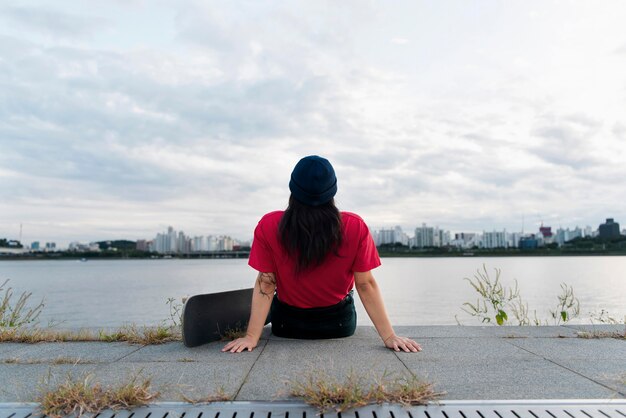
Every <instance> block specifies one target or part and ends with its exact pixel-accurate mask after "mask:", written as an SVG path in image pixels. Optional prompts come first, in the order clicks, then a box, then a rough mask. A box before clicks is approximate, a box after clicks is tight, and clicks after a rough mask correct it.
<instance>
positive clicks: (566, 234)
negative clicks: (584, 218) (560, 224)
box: [555, 227, 583, 247]
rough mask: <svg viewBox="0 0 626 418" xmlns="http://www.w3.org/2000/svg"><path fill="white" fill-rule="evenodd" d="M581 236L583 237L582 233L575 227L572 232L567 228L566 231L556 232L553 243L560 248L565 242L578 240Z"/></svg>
mask: <svg viewBox="0 0 626 418" xmlns="http://www.w3.org/2000/svg"><path fill="white" fill-rule="evenodd" d="M582 236H583V231H582V229H580V228H579V227H576V228H574V229H573V230H570V229H569V228H567V229H562V228H559V229H557V230H556V235H555V241H556V243H557V244H558V245H559V247H560V246H561V245H563V244H565V243H566V242H568V241H571V240H573V239H574V238H578V237H582Z"/></svg>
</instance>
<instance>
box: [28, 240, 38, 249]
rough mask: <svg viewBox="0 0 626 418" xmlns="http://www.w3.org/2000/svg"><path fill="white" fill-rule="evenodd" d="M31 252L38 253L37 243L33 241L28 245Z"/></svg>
mask: <svg viewBox="0 0 626 418" xmlns="http://www.w3.org/2000/svg"><path fill="white" fill-rule="evenodd" d="M30 249H31V251H39V241H33V242H32V243H31V244H30Z"/></svg>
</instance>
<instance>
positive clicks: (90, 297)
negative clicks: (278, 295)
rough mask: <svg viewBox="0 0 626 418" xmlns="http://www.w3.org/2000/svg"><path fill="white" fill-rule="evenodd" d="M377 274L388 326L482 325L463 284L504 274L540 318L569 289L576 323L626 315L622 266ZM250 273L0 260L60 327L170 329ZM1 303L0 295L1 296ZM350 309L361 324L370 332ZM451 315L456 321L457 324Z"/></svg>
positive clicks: (194, 265) (401, 264) (466, 266)
mask: <svg viewBox="0 0 626 418" xmlns="http://www.w3.org/2000/svg"><path fill="white" fill-rule="evenodd" d="M382 262H383V265H382V266H381V267H379V268H377V269H375V270H374V275H375V277H376V279H377V281H378V283H379V285H380V287H381V290H382V293H383V297H384V300H385V303H386V306H387V310H388V312H389V316H390V318H391V321H392V323H393V324H394V325H453V324H457V319H458V321H460V323H462V324H464V325H477V324H479V321H477V319H476V318H473V317H471V316H470V315H468V314H466V313H465V312H463V311H462V310H461V306H462V304H463V303H464V302H468V301H471V302H474V303H475V302H476V299H477V297H478V294H477V293H476V292H475V290H474V289H473V288H472V287H471V286H470V284H469V283H468V282H467V281H466V280H464V279H463V278H464V277H470V278H471V277H473V275H474V274H475V273H476V270H477V269H482V267H483V264H484V265H485V266H486V267H487V269H488V271H489V272H490V274H491V276H492V278H493V277H494V274H493V273H494V268H498V269H501V271H502V275H501V281H502V283H503V284H505V285H513V284H514V279H517V282H518V284H519V289H520V294H521V296H522V298H523V299H524V300H525V301H526V302H527V303H528V306H529V308H530V311H531V312H532V311H533V310H536V312H537V317H538V318H540V319H548V318H549V310H550V309H554V308H555V306H556V305H557V303H558V299H557V295H558V294H560V293H561V287H560V284H561V283H563V282H564V283H567V284H568V285H571V286H572V287H573V289H574V294H575V296H576V297H577V298H578V299H579V301H580V307H581V309H580V317H579V318H577V319H575V320H573V321H572V323H589V322H590V312H599V311H600V310H601V309H605V310H607V311H608V312H609V314H610V315H611V316H613V317H615V318H616V319H621V320H623V319H624V316H625V315H626V257H621V256H616V257H486V258H478V257H476V258H475V257H468V258H383V260H382ZM255 278H256V273H255V272H254V271H253V270H252V269H251V268H250V267H248V265H247V262H246V260H241V259H222V260H209V259H203V260H181V259H165V260H164V259H160V260H148V259H147V260H89V261H88V262H79V261H76V260H42V261H0V284H1V283H2V282H3V281H4V280H5V279H10V282H9V285H10V286H11V287H12V288H13V289H14V296H13V297H14V298H15V299H17V296H18V295H19V294H21V292H32V296H31V297H30V299H29V303H30V304H34V303H35V302H38V301H40V300H41V299H42V298H44V299H45V308H44V310H43V312H42V314H41V316H40V320H41V324H42V325H46V324H48V322H49V321H51V320H52V321H54V322H55V323H61V326H63V327H83V326H120V325H123V324H126V323H131V322H132V323H136V324H141V325H155V324H158V323H160V322H161V321H162V320H167V319H168V318H169V317H170V315H169V308H168V305H167V304H166V300H167V298H169V297H173V298H176V299H177V302H178V303H180V299H181V297H183V296H187V295H194V294H198V293H211V292H219V291H225V290H233V289H242V288H245V287H251V286H252V285H253V283H254V280H255ZM3 294H4V291H3V292H2V294H0V297H1V296H2V295H3ZM355 299H356V300H357V313H358V318H359V319H358V323H359V325H370V324H371V322H370V320H369V318H368V317H367V314H366V313H365V310H364V309H363V307H362V305H361V303H360V301H359V300H358V298H355ZM455 315H456V316H457V317H456V318H455Z"/></svg>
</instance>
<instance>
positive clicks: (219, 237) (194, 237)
mask: <svg viewBox="0 0 626 418" xmlns="http://www.w3.org/2000/svg"><path fill="white" fill-rule="evenodd" d="M608 221H611V222H612V221H614V218H606V219H605V222H602V223H600V224H599V225H598V227H592V226H591V225H584V226H580V225H575V226H566V227H562V226H556V227H554V226H551V225H544V224H543V223H542V224H540V225H539V226H538V227H537V228H536V229H535V230H532V229H530V230H525V231H520V230H507V229H506V228H504V229H500V230H498V229H496V228H486V229H483V230H480V231H471V230H468V229H462V230H450V229H445V226H444V227H440V226H439V225H432V224H426V223H422V224H421V225H415V226H413V227H409V228H407V230H408V231H409V232H414V233H415V235H414V236H410V235H409V234H407V233H406V232H405V229H404V228H403V227H402V226H400V225H395V226H388V227H379V228H376V227H369V229H370V232H371V234H372V236H373V238H374V242H376V245H377V246H378V245H380V244H385V243H395V242H400V243H402V244H404V245H409V246H414V245H416V244H412V243H411V242H414V241H412V240H417V239H418V238H417V235H418V230H419V229H420V228H422V229H423V228H428V229H430V230H434V231H441V233H442V234H446V235H447V237H448V238H447V240H446V241H445V242H439V243H437V244H436V245H433V242H432V241H429V242H430V243H429V244H425V245H424V246H442V245H448V244H449V243H450V242H453V241H454V240H455V239H456V237H455V236H456V235H470V236H475V238H476V240H481V239H482V237H483V234H500V233H502V234H504V235H503V238H502V239H506V240H511V239H512V240H513V241H517V240H518V239H519V238H521V237H531V236H535V235H540V234H541V231H542V230H544V229H545V230H548V231H552V233H553V234H554V236H555V237H556V236H557V233H558V231H562V232H563V233H564V234H565V237H568V238H565V239H564V241H565V242H566V241H569V240H570V239H572V237H576V236H580V237H589V236H596V235H597V234H598V232H599V230H600V228H601V227H602V226H603V225H606V222H608ZM615 222H616V225H617V228H618V229H617V231H618V232H619V233H621V234H622V235H624V236H626V228H623V229H620V227H619V225H620V224H619V220H615ZM575 231H578V232H577V235H571V234H572V233H574V232H575ZM385 233H387V234H391V235H390V236H394V237H395V234H399V236H403V238H400V239H397V238H393V239H391V240H389V239H388V238H387V239H385V238H383V239H382V240H381V238H380V237H381V234H385ZM430 233H431V234H432V233H433V232H432V231H431V232H430ZM155 234H156V236H154V237H153V238H148V237H141V238H136V239H128V240H129V241H134V242H136V243H137V244H138V249H142V250H150V249H151V248H152V250H155V251H156V252H169V251H170V249H171V248H172V247H173V248H176V247H184V246H185V245H189V246H190V247H189V249H187V250H186V251H189V250H192V251H193V248H194V247H195V248H199V247H202V248H201V250H202V251H220V250H231V249H232V247H233V246H239V245H243V246H249V245H250V244H251V243H252V237H251V236H250V237H249V238H243V239H242V238H240V237H233V236H231V235H230V234H211V233H209V234H204V235H203V234H198V233H185V232H184V231H183V230H177V229H175V228H174V227H173V226H171V225H169V226H168V227H167V228H166V229H164V230H163V231H162V232H156V233H155ZM153 235H154V234H153ZM505 236H506V238H504V237H505ZM453 237H454V238H453ZM0 239H6V240H8V241H19V242H20V243H21V244H22V245H23V246H24V247H26V248H32V246H33V245H36V246H37V248H36V249H37V250H39V249H41V250H43V249H44V248H47V247H48V246H49V245H53V248H52V249H53V250H54V251H56V250H63V249H67V248H69V249H70V250H71V249H72V247H73V246H74V247H85V248H86V247H89V246H90V245H91V246H93V245H94V244H96V243H97V242H106V241H114V240H124V239H127V238H124V237H116V238H112V239H110V240H107V239H96V240H75V241H71V242H69V243H63V242H61V241H58V240H52V241H42V240H33V241H31V242H27V241H24V240H19V239H18V238H12V237H3V236H1V235H0ZM186 240H187V241H188V242H187V243H184V242H185V241H186ZM224 240H226V243H224ZM405 241H406V242H405ZM140 242H141V246H142V247H145V248H139V245H140V244H139V243H140ZM159 242H160V243H159ZM205 246H206V248H204V247H205ZM418 246H421V245H418Z"/></svg>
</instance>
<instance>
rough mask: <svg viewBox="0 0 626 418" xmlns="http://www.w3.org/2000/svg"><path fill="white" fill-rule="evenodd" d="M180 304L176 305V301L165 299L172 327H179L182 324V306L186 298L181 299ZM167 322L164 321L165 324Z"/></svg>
mask: <svg viewBox="0 0 626 418" xmlns="http://www.w3.org/2000/svg"><path fill="white" fill-rule="evenodd" d="M181 300H182V303H176V299H175V298H167V301H166V302H165V303H166V304H167V305H168V306H169V310H170V319H169V320H170V321H171V322H172V325H173V326H174V327H180V326H182V323H183V317H182V315H183V306H184V305H185V302H187V298H186V297H184V298H182V299H181ZM166 321H167V320H165V322H166Z"/></svg>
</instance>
